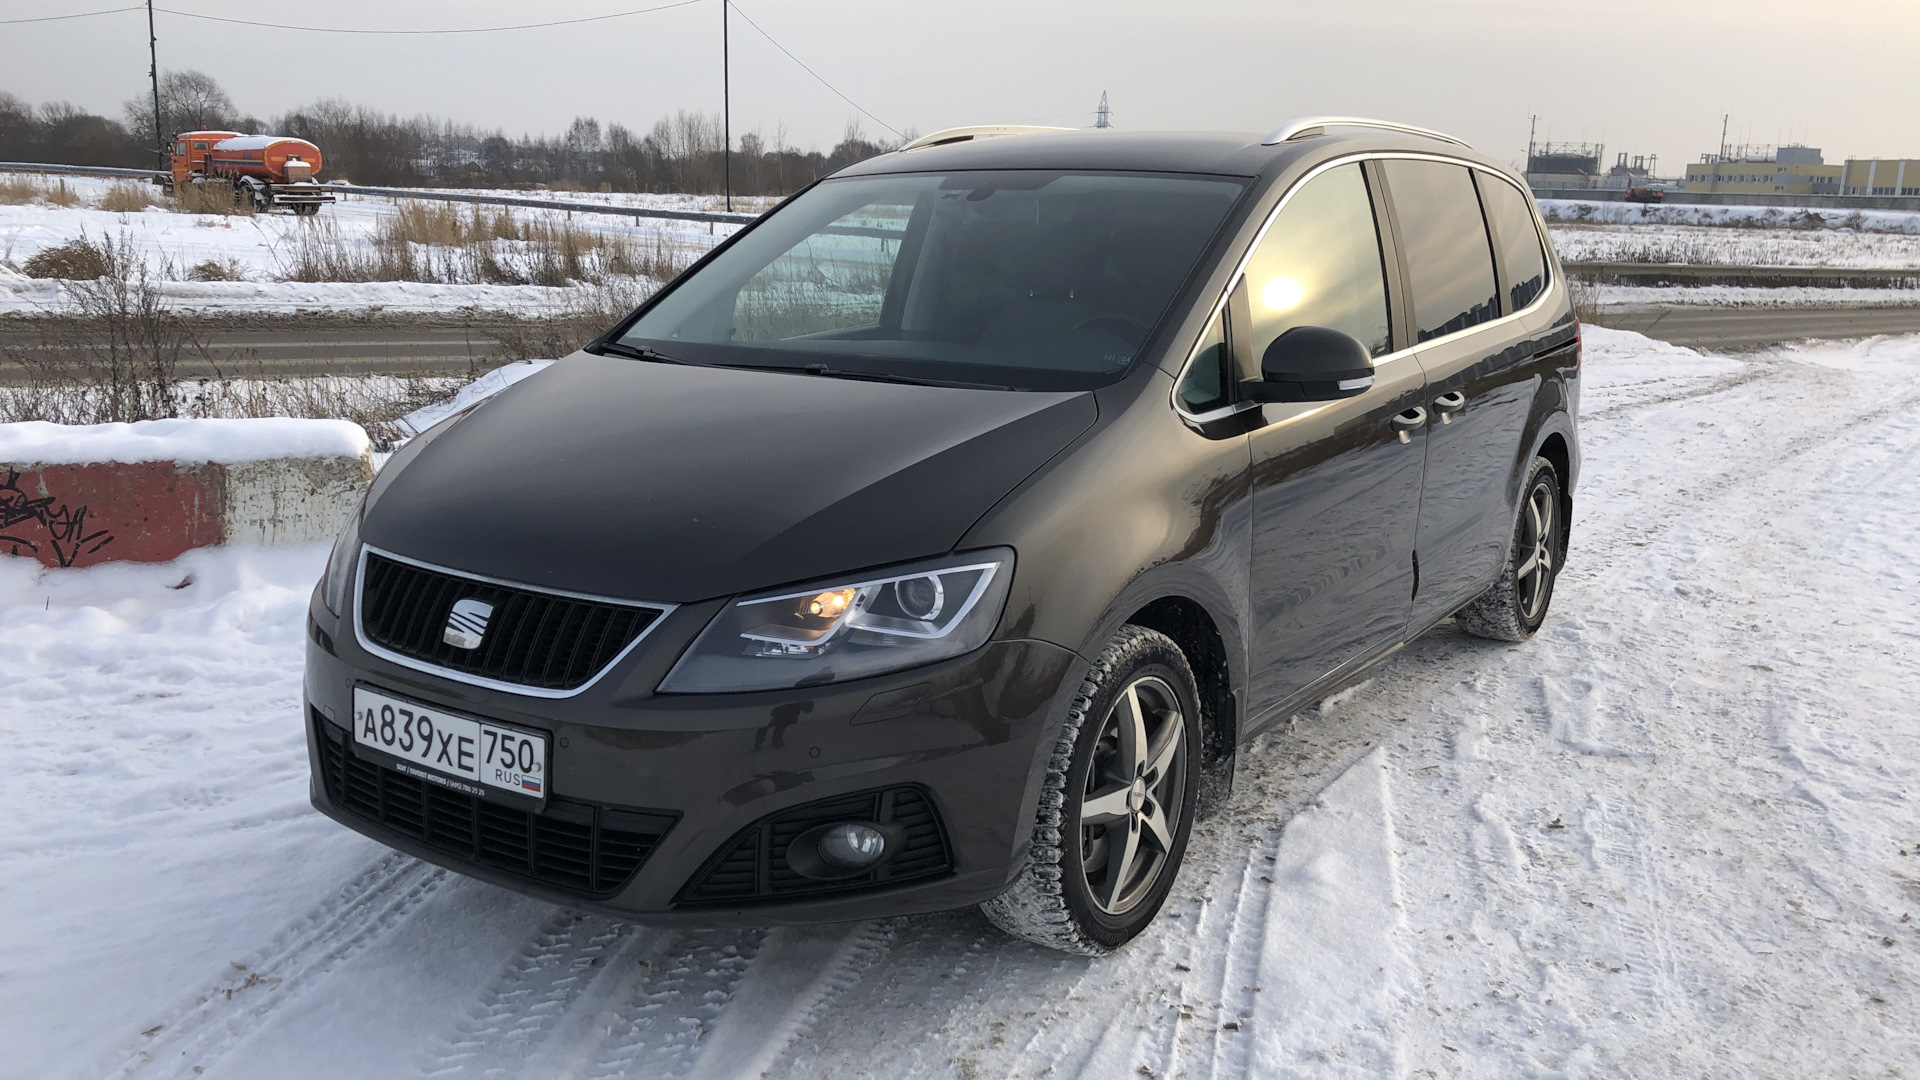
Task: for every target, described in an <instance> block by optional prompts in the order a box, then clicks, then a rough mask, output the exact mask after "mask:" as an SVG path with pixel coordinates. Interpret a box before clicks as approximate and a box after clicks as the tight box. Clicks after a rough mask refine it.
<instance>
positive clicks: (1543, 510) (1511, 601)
mask: <svg viewBox="0 0 1920 1080" xmlns="http://www.w3.org/2000/svg"><path fill="white" fill-rule="evenodd" d="M1560 490H1561V489H1560V473H1559V471H1558V470H1556V469H1555V468H1554V467H1553V462H1551V461H1548V460H1547V459H1546V458H1534V459H1533V468H1532V470H1531V471H1529V472H1528V473H1527V486H1526V487H1525V488H1523V489H1522V491H1523V494H1522V496H1521V499H1520V520H1519V522H1518V523H1517V524H1515V526H1514V534H1513V551H1512V552H1511V554H1509V555H1508V556H1507V565H1506V569H1505V570H1503V571H1502V572H1501V574H1500V580H1499V581H1496V582H1494V583H1493V585H1492V587H1490V588H1489V589H1487V591H1486V592H1484V593H1481V594H1480V595H1479V596H1477V597H1475V598H1474V599H1473V600H1472V601H1471V602H1469V603H1468V604H1467V606H1466V607H1463V608H1461V609H1460V610H1459V611H1458V612H1456V613H1455V615H1454V619H1455V621H1456V622H1458V623H1459V625H1460V628H1461V629H1462V630H1465V631H1466V632H1467V633H1469V634H1473V635H1475V636H1477V637H1483V638H1492V639H1494V640H1495V641H1525V640H1527V639H1528V638H1530V637H1532V636H1533V634H1534V631H1536V630H1538V629H1540V624H1541V623H1543V622H1546V621H1547V605H1548V604H1549V603H1551V602H1552V600H1553V583H1554V581H1555V579H1556V578H1557V577H1558V576H1559V573H1560V561H1561V559H1562V558H1563V557H1564V556H1565V554H1566V550H1567V544H1566V535H1567V533H1566V528H1567V526H1566V520H1565V518H1566V515H1565V514H1564V513H1563V512H1562V508H1563V507H1564V506H1565V505H1566V503H1565V501H1564V500H1563V499H1562V498H1561V497H1560Z"/></svg>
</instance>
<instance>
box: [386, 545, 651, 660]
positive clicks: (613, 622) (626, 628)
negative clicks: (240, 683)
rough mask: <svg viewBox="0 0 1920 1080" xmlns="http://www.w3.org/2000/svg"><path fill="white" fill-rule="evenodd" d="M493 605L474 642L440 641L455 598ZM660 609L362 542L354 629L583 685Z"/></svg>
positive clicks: (418, 656)
mask: <svg viewBox="0 0 1920 1080" xmlns="http://www.w3.org/2000/svg"><path fill="white" fill-rule="evenodd" d="M466 599H474V600H479V601H482V602H484V603H487V604H490V605H492V606H493V615H492V616H491V617H490V618H489V619H488V621H487V627H486V633H485V635H484V636H483V637H482V639H481V641H480V647H479V648H476V649H459V648H455V647H454V646H452V645H449V644H447V642H446V641H445V640H443V635H444V634H445V632H446V628H447V613H448V612H449V611H451V610H452V608H453V605H454V603H455V602H457V601H460V600H466ZM660 615H661V609H660V608H658V607H647V606H636V605H629V604H615V603H611V602H609V601H605V600H582V599H579V598H576V597H571V596H556V595H554V594H553V593H546V592H540V591H538V590H536V589H524V588H518V587H515V586H511V585H496V584H494V583H492V582H487V581H475V580H474V579H472V578H466V577H461V576H459V575H457V574H450V573H447V572H445V571H441V570H429V569H426V568H425V567H421V566H415V565H413V564H412V563H403V562H400V561H398V560H396V559H389V558H387V557H385V556H383V555H381V554H379V553H378V552H373V551H369V552H367V562H366V571H365V573H364V574H363V575H362V576H361V581H360V629H361V631H362V632H363V633H365V634H366V636H367V640H368V641H371V642H373V643H374V644H375V645H378V646H380V647H381V648H383V649H387V650H389V651H391V652H396V653H399V654H400V655H401V656H405V657H408V658H409V659H413V660H419V661H422V662H424V663H428V664H432V665H433V666H435V667H439V668H445V669H446V670H447V671H449V672H451V673H455V674H460V675H477V676H480V677H482V678H487V679H494V680H497V681H499V682H506V683H514V684H517V685H520V686H530V687H535V688H538V689H542V690H573V689H576V688H578V687H581V686H584V685H586V684H587V682H588V681H590V680H591V679H592V678H593V677H594V676H595V675H597V674H598V673H599V672H600V670H601V669H602V668H604V667H606V666H607V665H608V664H610V663H612V662H613V660H614V658H615V657H618V656H619V655H620V653H621V652H622V651H624V650H625V649H626V647H627V646H629V645H631V644H633V642H634V639H635V638H638V637H639V636H640V635H641V634H642V633H644V632H645V631H646V629H647V627H648V626H651V625H652V624H653V622H654V620H656V619H658V618H659V617H660Z"/></svg>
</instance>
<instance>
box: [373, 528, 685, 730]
mask: <svg viewBox="0 0 1920 1080" xmlns="http://www.w3.org/2000/svg"><path fill="white" fill-rule="evenodd" d="M368 555H378V556H380V557H381V558H383V559H392V560H393V561H394V562H397V563H405V564H406V565H408V566H414V567H418V568H420V569H422V570H431V571H433V572H434V573H437V574H448V575H451V576H453V577H457V578H465V579H466V580H468V581H478V582H484V583H485V584H488V585H500V586H504V587H506V588H509V589H519V590H521V591H523V592H533V593H544V594H545V595H547V596H563V597H566V598H567V599H569V600H591V601H594V602H595V603H601V604H612V605H614V606H616V607H629V608H643V609H645V610H648V611H657V612H659V614H658V615H656V616H655V617H654V620H653V621H652V622H650V623H648V624H647V625H646V626H645V627H644V628H643V629H642V630H641V631H640V633H639V634H637V635H636V636H635V637H634V639H633V640H632V641H631V642H628V644H627V647H626V648H624V649H621V650H620V652H619V655H617V656H615V657H614V658H613V659H611V660H608V661H607V662H606V664H605V665H604V666H602V667H601V668H600V670H599V671H596V672H594V673H593V677H592V678H590V679H588V680H587V681H586V682H583V683H581V684H580V685H579V686H576V687H574V688H573V689H571V690H549V689H546V688H545V687H539V686H525V685H523V684H521V683H511V682H506V681H503V680H501V679H489V678H487V677H486V676H484V675H472V674H469V673H467V672H464V671H455V670H453V669H452V668H444V667H441V666H439V665H438V664H429V663H427V662H426V661H424V660H416V659H414V658H413V657H411V656H404V655H402V654H400V653H397V652H394V651H393V650H391V649H386V648H382V647H381V646H379V645H376V644H374V643H373V642H372V641H371V640H369V639H368V638H367V632H366V628H365V626H363V625H362V623H361V619H360V614H361V611H362V608H363V605H362V604H361V599H362V596H361V592H362V590H363V589H364V587H365V584H366V579H367V574H366V571H367V556H368ZM349 591H350V593H351V594H352V597H353V638H354V640H355V641H357V642H359V643H360V647H361V648H362V649H365V650H366V651H368V652H370V653H372V654H373V655H375V656H378V657H379V658H381V659H382V660H385V661H387V662H389V663H393V664H398V665H400V666H401V667H404V668H411V669H413V670H414V671H421V672H425V673H426V674H429V675H437V676H439V677H440V678H443V679H451V680H452V681H454V682H459V683H466V684H467V685H469V686H483V687H486V688H487V689H489V690H500V691H504V692H505V693H509V694H520V695H522V696H524V697H535V698H548V699H558V698H570V697H576V696H578V695H580V694H584V693H586V692H587V690H588V689H590V688H591V687H592V686H593V685H594V684H595V683H597V682H599V681H600V680H601V679H603V678H605V677H606V674H607V672H609V671H612V670H613V669H614V668H616V667H618V666H619V665H620V662H621V661H622V660H625V659H626V658H627V657H628V656H630V655H632V653H633V651H634V650H635V649H637V648H639V647H640V643H641V642H643V641H645V640H647V637H648V635H650V634H652V633H653V631H654V629H655V628H656V627H658V626H659V625H660V624H661V623H663V622H666V621H667V616H669V615H671V614H673V612H674V611H675V610H676V609H677V608H679V606H680V605H678V604H664V603H658V602H654V601H647V600H627V599H623V598H621V597H617V596H599V595H595V594H593V593H582V592H571V591H569V590H566V589H548V588H543V587H541V586H538V585H529V584H527V583H526V582H523V581H508V580H507V579H505V578H497V577H489V576H487V575H486V574H475V573H470V572H468V571H466V570H455V569H454V568H453V567H450V566H438V565H435V564H434V563H430V562H423V561H422V560H420V559H410V558H408V557H406V556H405V555H398V554H395V553H394V552H391V551H387V550H386V549H384V548H377V547H374V546H373V545H372V544H364V543H363V544H361V545H360V556H359V558H358V559H356V560H355V561H354V567H353V588H352V589H351V590H349Z"/></svg>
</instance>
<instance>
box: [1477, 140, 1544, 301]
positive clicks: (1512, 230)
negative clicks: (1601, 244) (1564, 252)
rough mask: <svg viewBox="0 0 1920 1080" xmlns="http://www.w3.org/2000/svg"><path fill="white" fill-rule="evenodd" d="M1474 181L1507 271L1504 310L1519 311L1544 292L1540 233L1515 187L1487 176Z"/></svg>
mask: <svg viewBox="0 0 1920 1080" xmlns="http://www.w3.org/2000/svg"><path fill="white" fill-rule="evenodd" d="M1476 179H1477V180H1478V181H1479V183H1480V201H1481V203H1483V204H1484V205H1485V206H1486V208H1487V220H1488V222H1489V223H1491V224H1492V225H1493V236H1494V243H1495V245H1497V246H1498V247H1499V249H1500V262H1501V264H1502V265H1504V266H1505V267H1506V268H1507V310H1508V311H1510V312H1512V311H1519V310H1520V309H1521V308H1524V307H1526V306H1527V305H1528V304H1531V303H1533V302H1534V300H1536V299H1538V298H1539V296H1540V294H1541V293H1543V292H1545V291H1547V254H1546V251H1545V250H1543V249H1542V248H1541V246H1540V231H1539V229H1538V227H1536V226H1535V225H1534V223H1533V210H1532V208H1530V207H1529V206H1527V197H1526V196H1525V195H1522V194H1520V190H1519V189H1518V188H1516V187H1514V186H1513V185H1512V184H1509V183H1507V182H1506V181H1504V180H1499V179H1496V178H1495V177H1493V176H1492V175H1490V174H1488V173H1481V174H1480V175H1479V176H1478V177H1476Z"/></svg>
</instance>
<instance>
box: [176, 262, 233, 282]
mask: <svg viewBox="0 0 1920 1080" xmlns="http://www.w3.org/2000/svg"><path fill="white" fill-rule="evenodd" d="M187 280H188V281H245V280H247V273H246V268H245V267H243V266H241V265H240V260H238V259H208V260H206V261H205V262H199V263H195V264H194V265H193V268H192V269H190V270H188V271H187Z"/></svg>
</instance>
